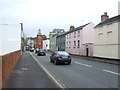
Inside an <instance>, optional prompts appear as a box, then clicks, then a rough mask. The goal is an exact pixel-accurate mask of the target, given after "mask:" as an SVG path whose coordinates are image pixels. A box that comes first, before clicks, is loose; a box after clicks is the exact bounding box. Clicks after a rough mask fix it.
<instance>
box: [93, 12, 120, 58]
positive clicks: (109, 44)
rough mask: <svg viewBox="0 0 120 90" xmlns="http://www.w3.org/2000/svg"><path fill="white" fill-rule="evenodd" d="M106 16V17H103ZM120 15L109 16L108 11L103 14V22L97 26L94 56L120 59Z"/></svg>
mask: <svg viewBox="0 0 120 90" xmlns="http://www.w3.org/2000/svg"><path fill="white" fill-rule="evenodd" d="M103 18H104V19H103ZM118 24H119V25H120V15H118V16H115V17H112V18H109V16H108V15H107V13H106V12H105V13H104V15H102V16H101V22H100V23H99V24H98V25H96V26H95V33H94V36H95V37H94V38H95V40H94V54H93V55H94V56H96V57H104V58H114V59H120V54H119V51H120V39H118V36H119V35H118V34H119V32H120V30H119V27H118V26H119V25H118Z"/></svg>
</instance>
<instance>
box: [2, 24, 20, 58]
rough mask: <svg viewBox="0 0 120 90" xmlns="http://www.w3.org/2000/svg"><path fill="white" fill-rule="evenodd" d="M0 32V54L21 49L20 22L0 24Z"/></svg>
mask: <svg viewBox="0 0 120 90" xmlns="http://www.w3.org/2000/svg"><path fill="white" fill-rule="evenodd" d="M0 34H1V35H0V56H1V55H5V54H7V53H10V52H14V51H17V50H20V49H21V28H20V24H18V25H8V24H0Z"/></svg>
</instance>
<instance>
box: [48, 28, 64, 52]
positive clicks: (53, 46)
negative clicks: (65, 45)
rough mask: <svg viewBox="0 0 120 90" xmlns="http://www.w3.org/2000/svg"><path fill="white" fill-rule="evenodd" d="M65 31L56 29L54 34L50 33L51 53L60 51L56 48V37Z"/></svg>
mask: <svg viewBox="0 0 120 90" xmlns="http://www.w3.org/2000/svg"><path fill="white" fill-rule="evenodd" d="M64 32H65V30H64V29H54V30H53V31H52V32H50V33H49V37H50V51H52V52H55V51H57V50H58V48H57V46H56V37H57V36H58V35H60V34H62V33H64Z"/></svg>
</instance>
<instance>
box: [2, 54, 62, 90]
mask: <svg viewBox="0 0 120 90" xmlns="http://www.w3.org/2000/svg"><path fill="white" fill-rule="evenodd" d="M6 88H57V89H60V88H59V87H58V86H57V84H55V82H54V81H53V80H52V79H51V78H49V76H48V75H47V74H46V73H45V72H44V70H43V69H42V68H41V67H40V66H39V64H38V63H37V62H36V61H35V60H34V59H33V58H32V56H31V55H30V53H29V52H24V53H23V55H22V56H21V58H20V60H19V61H18V62H17V64H16V66H15V68H14V70H13V71H12V72H11V74H10V76H9V78H8V80H7V82H6V85H5V87H3V90H4V89H6Z"/></svg>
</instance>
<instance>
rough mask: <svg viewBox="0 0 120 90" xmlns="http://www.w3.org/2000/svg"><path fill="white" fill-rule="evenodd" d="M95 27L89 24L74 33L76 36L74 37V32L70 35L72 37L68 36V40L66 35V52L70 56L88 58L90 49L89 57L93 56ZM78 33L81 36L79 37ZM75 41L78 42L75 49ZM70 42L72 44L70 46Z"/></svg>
mask: <svg viewBox="0 0 120 90" xmlns="http://www.w3.org/2000/svg"><path fill="white" fill-rule="evenodd" d="M94 26H95V25H94V24H93V23H89V24H88V25H87V26H85V27H84V28H83V29H81V30H77V31H74V32H76V35H74V32H71V35H70V33H69V35H70V36H68V38H67V34H66V47H65V50H66V51H67V52H68V53H70V54H76V55H84V56H86V48H88V49H89V54H88V56H93V43H94V42H93V41H94V40H93V35H94ZM78 31H79V32H80V34H79V35H78ZM78 40H79V41H80V44H79V47H78ZM74 41H76V47H74ZM67 42H68V45H67ZM69 42H71V43H70V44H69ZM86 45H87V46H86Z"/></svg>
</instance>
